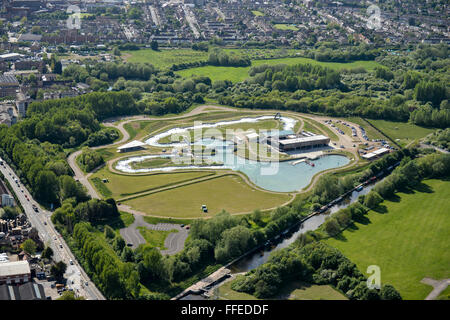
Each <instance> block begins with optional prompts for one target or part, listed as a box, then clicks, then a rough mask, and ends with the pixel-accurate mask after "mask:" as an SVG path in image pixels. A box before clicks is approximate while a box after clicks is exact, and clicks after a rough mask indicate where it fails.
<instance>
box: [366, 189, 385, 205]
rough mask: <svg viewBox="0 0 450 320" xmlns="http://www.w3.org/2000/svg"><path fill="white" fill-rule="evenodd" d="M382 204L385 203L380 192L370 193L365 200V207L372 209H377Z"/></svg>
mask: <svg viewBox="0 0 450 320" xmlns="http://www.w3.org/2000/svg"><path fill="white" fill-rule="evenodd" d="M381 202H383V198H382V197H381V196H380V194H379V193H378V192H376V191H373V190H372V191H370V192H369V193H368V194H367V195H366V197H365V199H364V205H365V206H366V207H368V208H370V209H373V208H375V207H376V206H378V205H379V204H380V203H381Z"/></svg>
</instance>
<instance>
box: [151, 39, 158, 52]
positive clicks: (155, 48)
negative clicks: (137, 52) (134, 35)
mask: <svg viewBox="0 0 450 320" xmlns="http://www.w3.org/2000/svg"><path fill="white" fill-rule="evenodd" d="M150 47H151V48H152V50H154V51H158V41H156V40H153V41H152V42H151V43H150Z"/></svg>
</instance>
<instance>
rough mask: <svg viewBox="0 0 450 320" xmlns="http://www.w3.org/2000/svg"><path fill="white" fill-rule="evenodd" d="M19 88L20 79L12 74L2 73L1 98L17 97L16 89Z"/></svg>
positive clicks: (0, 81) (0, 79) (0, 83)
mask: <svg viewBox="0 0 450 320" xmlns="http://www.w3.org/2000/svg"><path fill="white" fill-rule="evenodd" d="M18 89H19V81H17V79H16V77H14V76H12V75H6V76H5V75H0V98H4V97H8V96H10V97H13V98H15V97H16V91H17V90H18Z"/></svg>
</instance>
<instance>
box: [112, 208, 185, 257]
mask: <svg viewBox="0 0 450 320" xmlns="http://www.w3.org/2000/svg"><path fill="white" fill-rule="evenodd" d="M138 227H145V228H147V229H150V230H155V231H170V230H173V229H175V230H177V231H178V232H172V233H170V234H169V235H168V236H167V237H166V239H165V241H164V247H166V248H167V249H166V250H161V253H162V254H168V255H171V254H175V253H177V252H180V251H181V250H183V248H184V242H185V241H186V239H187V237H188V230H186V229H185V228H182V227H181V226H180V225H178V224H171V223H158V224H150V223H147V222H146V221H145V220H144V216H143V215H139V214H135V215H134V222H133V223H132V224H131V225H130V226H128V227H127V228H123V229H120V235H121V236H122V237H123V239H124V240H125V242H126V243H130V244H132V247H133V248H134V249H135V248H137V247H138V246H139V245H140V244H145V243H146V241H145V239H144V237H142V235H141V233H140V232H139V230H138ZM158 249H159V248H158Z"/></svg>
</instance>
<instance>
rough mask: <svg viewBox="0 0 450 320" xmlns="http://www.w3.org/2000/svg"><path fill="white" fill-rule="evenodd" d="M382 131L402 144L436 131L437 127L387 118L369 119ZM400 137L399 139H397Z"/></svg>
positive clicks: (404, 144)
mask: <svg viewBox="0 0 450 320" xmlns="http://www.w3.org/2000/svg"><path fill="white" fill-rule="evenodd" d="M369 121H370V123H372V124H373V125H374V126H375V127H377V128H378V129H379V130H381V132H383V133H384V134H386V135H388V136H389V137H391V138H392V139H394V140H395V141H396V142H397V143H399V144H400V145H402V146H406V145H407V144H408V143H410V142H412V141H414V140H416V139H420V138H423V137H425V136H426V135H428V134H430V133H432V132H434V131H435V130H436V129H430V128H424V127H419V126H416V125H415V124H412V123H407V122H395V121H387V120H369ZM397 139H399V140H397Z"/></svg>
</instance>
